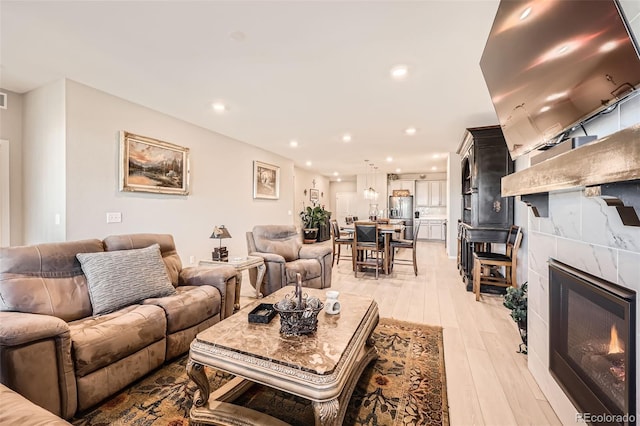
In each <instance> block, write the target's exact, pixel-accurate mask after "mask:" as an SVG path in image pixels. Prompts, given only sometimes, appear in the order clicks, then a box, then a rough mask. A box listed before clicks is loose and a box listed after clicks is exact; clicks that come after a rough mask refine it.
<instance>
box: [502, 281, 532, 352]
mask: <svg viewBox="0 0 640 426" xmlns="http://www.w3.org/2000/svg"><path fill="white" fill-rule="evenodd" d="M503 304H504V306H505V307H507V308H509V309H511V318H513V320H514V321H515V322H516V324H518V330H519V331H520V338H521V339H522V343H521V344H520V348H519V350H518V352H520V353H524V354H526V353H527V304H528V301H527V283H526V282H525V283H524V284H522V286H521V287H519V288H513V287H508V288H507V294H505V296H504V302H503Z"/></svg>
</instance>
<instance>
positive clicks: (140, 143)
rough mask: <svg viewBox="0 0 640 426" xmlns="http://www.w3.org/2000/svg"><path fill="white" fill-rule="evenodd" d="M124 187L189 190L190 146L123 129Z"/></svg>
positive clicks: (182, 192)
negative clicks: (186, 146)
mask: <svg viewBox="0 0 640 426" xmlns="http://www.w3.org/2000/svg"><path fill="white" fill-rule="evenodd" d="M120 191H131V192H154V193H159V194H175V195H187V194H189V148H185V147H182V146H179V145H174V144H171V143H168V142H164V141H160V140H158V139H152V138H148V137H146V136H140V135H134V134H133V133H129V132H125V131H122V132H120Z"/></svg>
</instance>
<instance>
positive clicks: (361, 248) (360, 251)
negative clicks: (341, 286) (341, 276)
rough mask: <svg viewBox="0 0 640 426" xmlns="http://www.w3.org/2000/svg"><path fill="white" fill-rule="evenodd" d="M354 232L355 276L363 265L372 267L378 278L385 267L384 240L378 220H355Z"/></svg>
mask: <svg viewBox="0 0 640 426" xmlns="http://www.w3.org/2000/svg"><path fill="white" fill-rule="evenodd" d="M354 226H355V232H354V233H353V250H352V256H353V276H354V277H357V276H358V269H360V267H362V266H366V267H372V268H374V269H375V272H376V279H378V275H379V273H380V269H382V268H384V240H383V239H381V238H380V234H379V232H378V224H377V223H376V222H355V224H354Z"/></svg>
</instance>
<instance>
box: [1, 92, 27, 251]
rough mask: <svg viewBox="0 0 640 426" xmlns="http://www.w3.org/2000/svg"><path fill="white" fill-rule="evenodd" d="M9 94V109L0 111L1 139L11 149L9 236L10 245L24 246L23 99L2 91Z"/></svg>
mask: <svg viewBox="0 0 640 426" xmlns="http://www.w3.org/2000/svg"><path fill="white" fill-rule="evenodd" d="M0 91H2V92H3V93H6V94H7V109H0V139H4V140H6V141H7V144H8V145H9V146H10V147H11V148H10V149H9V148H8V149H9V203H10V211H9V218H10V223H9V235H10V245H20V244H22V241H23V239H22V98H23V96H22V95H20V94H18V93H13V92H10V91H8V90H4V89H0Z"/></svg>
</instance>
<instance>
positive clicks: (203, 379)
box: [187, 360, 210, 407]
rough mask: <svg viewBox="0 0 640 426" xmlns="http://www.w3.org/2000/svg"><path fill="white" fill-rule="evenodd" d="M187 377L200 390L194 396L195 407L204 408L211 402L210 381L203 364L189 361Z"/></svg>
mask: <svg viewBox="0 0 640 426" xmlns="http://www.w3.org/2000/svg"><path fill="white" fill-rule="evenodd" d="M187 375H188V376H189V378H190V379H191V380H193V381H194V383H195V384H196V385H197V386H198V390H197V391H196V392H195V393H194V394H193V405H194V406H195V407H202V406H204V405H206V404H207V402H208V401H209V393H210V391H209V380H208V379H207V375H206V373H205V372H204V367H203V365H202V364H198V363H197V362H193V361H191V360H189V362H187Z"/></svg>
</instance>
